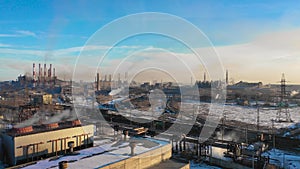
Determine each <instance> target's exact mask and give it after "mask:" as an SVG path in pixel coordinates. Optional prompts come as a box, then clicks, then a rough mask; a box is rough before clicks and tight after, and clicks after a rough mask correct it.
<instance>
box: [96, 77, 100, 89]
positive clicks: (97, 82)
mask: <svg viewBox="0 0 300 169" xmlns="http://www.w3.org/2000/svg"><path fill="white" fill-rule="evenodd" d="M99 80H100V74H99V73H97V80H96V88H97V91H99V83H100V82H99Z"/></svg>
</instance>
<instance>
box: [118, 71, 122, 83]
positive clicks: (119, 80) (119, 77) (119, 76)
mask: <svg viewBox="0 0 300 169" xmlns="http://www.w3.org/2000/svg"><path fill="white" fill-rule="evenodd" d="M118 82H121V74H120V73H119V74H118Z"/></svg>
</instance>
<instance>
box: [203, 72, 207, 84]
mask: <svg viewBox="0 0 300 169" xmlns="http://www.w3.org/2000/svg"><path fill="white" fill-rule="evenodd" d="M203 81H204V82H206V72H204V76H203Z"/></svg>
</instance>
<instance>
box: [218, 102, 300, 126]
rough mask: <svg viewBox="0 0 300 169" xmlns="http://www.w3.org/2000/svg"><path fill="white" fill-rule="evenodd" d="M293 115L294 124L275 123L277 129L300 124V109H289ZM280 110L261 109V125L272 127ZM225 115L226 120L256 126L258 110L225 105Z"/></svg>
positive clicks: (283, 115)
mask: <svg viewBox="0 0 300 169" xmlns="http://www.w3.org/2000/svg"><path fill="white" fill-rule="evenodd" d="M289 111H290V114H291V119H292V120H293V121H294V122H293V123H276V122H275V123H274V127H276V128H286V127H288V126H290V125H292V124H295V123H299V122H300V107H293V108H290V109H289ZM277 112H278V110H275V109H270V108H260V110H259V115H260V125H262V126H272V119H274V120H275V119H276V114H277ZM224 113H225V114H226V120H237V121H241V122H246V123H249V124H256V118H257V109H256V108H254V107H243V106H236V105H225V106H224ZM282 117H284V118H285V114H284V113H282Z"/></svg>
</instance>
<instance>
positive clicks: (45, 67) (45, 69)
mask: <svg viewBox="0 0 300 169" xmlns="http://www.w3.org/2000/svg"><path fill="white" fill-rule="evenodd" d="M46 76H47V66H46V63H45V64H44V77H45V78H46Z"/></svg>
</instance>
